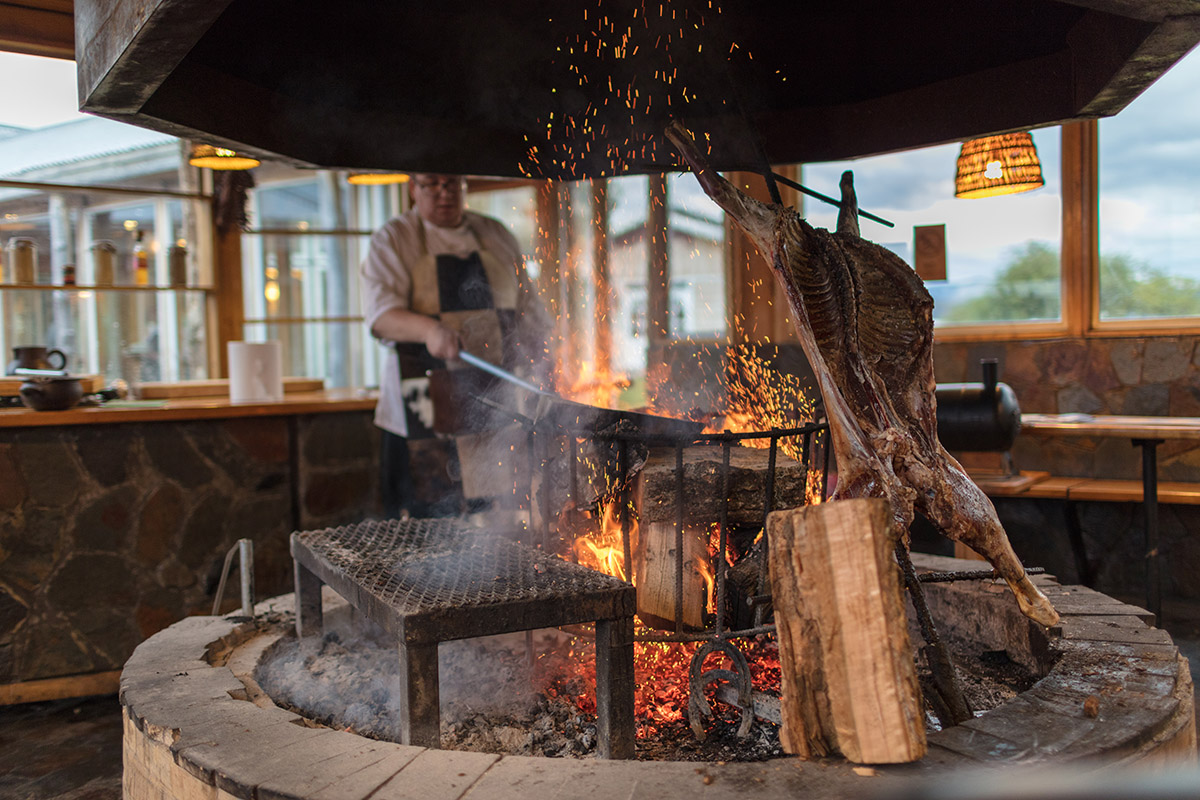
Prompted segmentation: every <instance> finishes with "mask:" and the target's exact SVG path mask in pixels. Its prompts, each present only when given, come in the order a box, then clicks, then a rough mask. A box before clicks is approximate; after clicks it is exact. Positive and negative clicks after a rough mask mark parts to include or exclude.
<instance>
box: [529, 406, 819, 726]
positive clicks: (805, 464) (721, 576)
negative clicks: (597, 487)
mask: <svg viewBox="0 0 1200 800" xmlns="http://www.w3.org/2000/svg"><path fill="white" fill-rule="evenodd" d="M562 430H563V429H562V428H561V427H559V428H558V430H557V432H559V433H561V432H562ZM534 432H535V431H531V436H532V435H533V434H534ZM540 432H541V433H543V434H545V433H547V431H546V430H545V429H543V430H542V431H540ZM575 436H580V438H589V437H590V438H592V439H594V440H599V441H603V440H608V441H611V442H615V443H616V444H617V447H618V457H617V465H618V466H617V472H618V474H617V479H616V483H615V484H614V485H616V486H619V487H625V488H624V491H623V493H622V496H621V498H620V509H621V515H620V522H621V542H622V549H623V551H624V552H623V556H624V558H625V563H626V564H629V565H631V564H632V563H633V561H632V543H631V538H632V525H631V521H630V519H629V514H628V509H629V502H628V492H630V491H631V489H632V486H631V482H630V481H629V475H628V472H629V461H630V455H629V447H630V445H633V444H642V445H646V446H647V447H649V446H651V445H658V446H670V447H673V448H674V451H675V474H674V480H675V543H674V553H675V564H674V578H675V592H674V598H675V608H674V624H675V630H674V632H672V633H653V632H651V633H638V634H636V635H635V637H634V638H635V640H636V641H639V642H664V643H665V642H700V643H703V644H702V646H701V647H700V648H699V649H698V650H697V652H696V654H695V655H694V656H693V659H692V664H691V667H690V669H689V698H688V718H689V723H690V725H691V728H692V732H693V733H694V734H695V735H696V737H697V738H699V739H704V738H705V731H704V725H703V717H707V716H711V707H710V706H709V703H708V699H707V698H706V697H705V694H704V689H705V686H706V685H707V684H709V683H711V682H713V681H714V680H720V681H724V682H727V683H730V684H732V685H734V686H737V687H740V688H739V689H738V690H737V691H736V693H735V695H736V698H737V703H736V704H737V706H738V708H739V711H740V713H741V716H742V723H741V725H740V726H739V735H743V736H744V735H746V734H747V733H748V732H749V728H750V723H751V722H752V721H753V718H754V716H755V710H754V700H753V693H752V692H750V691H749V690H748V689H747V687H749V686H750V685H751V675H750V670H749V666H748V664H747V662H746V659H745V658H744V656H742V657H740V658H738V657H732V656H733V653H736V654H737V655H738V656H741V651H740V650H738V649H737V645H736V644H735V643H734V642H733V640H734V639H738V638H747V637H751V636H758V635H763V634H768V635H769V634H774V632H775V625H774V624H771V623H764V616H765V612H766V603H767V601H769V598H770V595H769V592H768V589H769V587H768V586H767V575H768V569H767V553H768V547H767V541H766V535H767V526H766V519H767V516H768V515H769V514H770V513H771V512H772V511H774V510H776V509H775V478H776V472H777V467H778V454H779V445H780V441H781V440H783V439H785V438H798V439H799V440H800V461H799V465H800V469H801V471H802V473H803V474H804V476H805V493H804V496H805V498H806V502H808V498H809V497H810V493H809V491H808V489H809V484H810V482H811V481H812V478H813V475H812V473H813V468H814V465H816V464H818V463H819V467H817V469H818V474H817V477H816V480H817V486H816V489H817V492H818V494H819V498H820V502H824V501H825V500H826V499H827V497H828V491H829V460H830V454H831V448H830V447H829V425H828V423H824V422H820V423H809V424H806V425H802V426H797V427H792V428H773V429H771V430H766V431H746V432H739V433H733V432H730V431H726V432H723V433H709V434H701V435H687V434H683V433H680V434H676V435H669V434H648V433H646V432H644V431H639V430H629V429H621V428H619V427H618V428H614V429H610V430H606V431H601V432H594V431H593V432H586V433H579V432H576V433H575V434H574V435H572V437H571V439H570V445H571V459H570V464H571V485H572V487H575V486H577V485H578V476H577V474H576V470H577V463H578V462H577V459H576V457H575V455H576V447H577V443H576V440H575V438H574V437H575ZM752 439H767V440H769V441H768V444H767V452H768V455H767V469H766V475H765V481H764V487H763V501H762V523H763V525H762V536H763V541H762V546H761V547H760V548H759V552H758V558H759V563H758V586H757V591H756V593H755V595H754V596H753V597H751V598H748V602H751V604H752V606H753V608H754V618H753V619H754V624H753V626H752V627H750V628H741V629H734V630H730V629H726V628H725V625H724V620H725V617H726V612H727V610H728V589H727V585H728V574H727V572H728V570H729V568H730V565H729V560H728V552H729V536H728V534H729V531H730V526H729V505H730V496H729V495H730V490H731V489H730V448H731V447H733V445H734V444H739V443H741V442H743V441H748V440H752ZM713 444H719V445H720V447H721V469H720V480H721V494H720V497H721V500H720V507H721V510H720V515H719V516H720V519H719V527H718V537H719V542H718V547H717V553H716V554H715V556H714V557H713V558H712V561H714V562H715V563H711V562H710V564H709V566H710V568H711V569H712V570H713V572H714V574H715V575H714V576H715V582H716V595H717V597H716V603H715V611H714V614H713V617H712V618H713V622H712V624H711V626H710V627H706V628H705V629H704V630H701V631H687V630H685V629H684V621H683V617H684V612H683V575H684V552H685V549H684V540H683V537H684V530H685V524H684V458H683V457H684V450H685V449H687V448H688V447H699V446H707V445H713ZM531 452H533V448H532V442H531ZM543 463H546V464H548V463H549V460H548V459H547V460H546V461H544V462H543ZM572 491H573V492H574V489H573V490H572ZM543 497H545V494H543ZM541 517H542V520H543V528H542V531H541V535H542V541H543V545H548V543H549V541H550V532H549V514H548V509H547V508H545V507H544V506H543V509H542V515H541ZM744 557H750V556H748V555H747V556H744ZM714 649H719V650H721V651H723V652H726V654H727V655H730V656H731V658H730V661H731V665H732V669H731V670H708V671H705V670H703V668H702V667H703V662H704V659H705V658H706V657H707V655H708V654H709V653H710V652H713V650H714ZM731 651H732V652H731Z"/></svg>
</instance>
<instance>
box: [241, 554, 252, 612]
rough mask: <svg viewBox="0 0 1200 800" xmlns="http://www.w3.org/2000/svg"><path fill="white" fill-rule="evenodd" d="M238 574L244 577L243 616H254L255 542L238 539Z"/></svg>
mask: <svg viewBox="0 0 1200 800" xmlns="http://www.w3.org/2000/svg"><path fill="white" fill-rule="evenodd" d="M238 572H240V573H241V577H242V616H244V617H253V616H254V542H253V541H252V540H250V539H238Z"/></svg>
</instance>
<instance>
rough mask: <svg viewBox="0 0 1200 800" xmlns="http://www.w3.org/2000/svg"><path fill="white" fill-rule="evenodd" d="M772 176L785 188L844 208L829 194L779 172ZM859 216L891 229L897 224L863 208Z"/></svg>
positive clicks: (839, 201) (859, 211) (840, 202)
mask: <svg viewBox="0 0 1200 800" xmlns="http://www.w3.org/2000/svg"><path fill="white" fill-rule="evenodd" d="M772 174H773V175H774V176H775V180H777V181H779V182H780V183H782V184H783V185H785V186H790V187H792V188H793V189H795V190H796V191H798V192H803V193H804V194H806V195H808V196H809V197H814V198H816V199H817V200H820V201H821V202H822V203H828V204H829V205H831V206H837V207H838V208H841V207H842V201H841V200H834V199H833V198H832V197H830V196H829V195H827V194H821V193H820V192H816V191H813V190H812V189H810V188H808V187H807V186H801V185H800V184H798V183H796V182H795V181H794V180H791V179H790V178H786V177H784V176H783V175H780V174H779V173H778V172H774V173H772ZM858 215H859V216H860V217H866V218H867V219H869V220H873V221H875V222H878V223H879V224H880V225H886V226H888V227H889V228H894V227H896V223H894V222H888V221H887V220H886V219H884V218H883V217H877V216H875V215H874V214H872V213H871V212H869V211H863V210H862V209H861V208H860V209H859V210H858Z"/></svg>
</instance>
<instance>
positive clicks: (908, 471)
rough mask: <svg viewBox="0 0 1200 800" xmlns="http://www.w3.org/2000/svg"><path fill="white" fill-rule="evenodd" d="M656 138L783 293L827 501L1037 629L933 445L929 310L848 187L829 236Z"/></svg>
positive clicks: (954, 474) (1029, 586)
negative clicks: (873, 234) (927, 548)
mask: <svg viewBox="0 0 1200 800" xmlns="http://www.w3.org/2000/svg"><path fill="white" fill-rule="evenodd" d="M667 137H668V138H669V139H670V140H671V141H672V142H673V143H674V144H675V146H676V147H677V148H678V149H679V151H680V152H681V153H682V154H683V157H684V158H685V159H686V160H687V161H688V163H689V164H690V165H691V167H692V170H693V171H694V172H695V173H696V177H697V178H698V179H699V181H700V185H701V186H702V187H703V188H704V191H705V192H706V193H707V194H708V195H709V196H710V197H711V198H712V199H713V200H714V201H715V202H716V203H717V205H719V206H721V207H722V208H723V209H724V210H725V211H726V213H728V214H729V215H730V216H731V217H733V218H734V219H735V220H736V221H737V223H738V224H739V225H740V226H741V227H742V228H743V229H744V230H745V231H746V233H747V234H748V235H749V236H750V238H751V239H753V240H754V242H755V245H756V246H757V247H758V249H759V250H760V251H762V253H763V255H764V256H765V257H766V260H767V262H768V263H770V264H771V266H772V270H773V271H774V273H775V275H776V278H777V279H778V280H779V281H780V283H781V284H782V286H783V287H784V289H785V290H786V292H787V296H788V302H789V305H790V307H791V310H792V313H793V314H794V315H795V319H796V323H797V324H796V328H797V332H798V333H799V336H800V344H801V346H802V348H803V349H804V353H805V355H806V356H807V357H808V360H809V363H810V364H811V365H812V368H813V371H814V373H815V375H816V378H817V383H818V385H819V386H820V388H821V395H822V397H823V399H824V401H825V410H826V413H827V415H828V417H829V426H830V436H831V440H832V442H833V448H834V454H835V456H836V460H837V465H838V485H837V489H836V491H835V492H834V496H833V499H835V500H837V499H845V498H854V497H880V498H884V499H886V500H887V501H888V504H889V506H890V508H891V513H892V523H891V530H892V535H893V537H895V539H896V540H898V541H902V542H907V541H908V527H909V525H910V524H911V523H912V521H913V518H914V514H915V512H917V511H919V512H921V513H922V514H923V515H924V516H925V517H926V518H927V519H929V521H930V522H932V523H933V525H934V526H935V527H936V528H937V529H938V530H939V531H940V532H941V533H942V534H943V535H945V536H947V537H948V538H950V539H953V540H955V541H959V542H962V543H963V544H965V545H967V546H968V547H970V548H971V549H972V550H975V551H976V552H978V553H980V554H981V555H983V556H984V557H985V558H986V559H987V560H988V561H989V562H991V564H992V566H993V567H995V568H996V571H997V572H998V573H999V574H1000V575H1001V576H1002V577H1003V578H1004V579H1005V581H1006V582H1007V583H1008V585H1009V586H1010V587H1011V589H1012V591H1013V593H1014V594H1015V595H1016V598H1017V603H1018V605H1019V606H1020V608H1021V611H1022V613H1024V614H1025V615H1026V616H1027V617H1029V618H1030V619H1032V620H1034V621H1035V622H1037V623H1039V624H1041V625H1046V626H1049V625H1053V624H1054V623H1056V622H1057V621H1058V614H1057V613H1056V612H1055V610H1054V607H1053V606H1052V605H1051V604H1050V601H1049V600H1047V599H1046V597H1045V595H1043V594H1042V593H1041V592H1040V591H1038V589H1037V587H1035V586H1034V585H1033V583H1032V582H1031V581H1030V580H1029V578H1028V577H1027V576H1026V574H1025V569H1024V567H1022V566H1021V562H1020V560H1018V558H1017V556H1016V554H1015V553H1014V552H1013V549H1012V546H1011V545H1010V544H1009V541H1008V536H1007V535H1006V534H1005V532H1004V528H1003V527H1001V525H1000V521H999V519H998V518H997V517H996V510H995V508H994V507H993V506H992V503H991V501H990V500H988V498H987V496H986V495H985V494H984V493H983V491H982V490H980V489H979V487H978V486H976V485H975V484H974V483H973V482H972V481H971V479H970V478H969V477H968V476H967V474H966V472H965V471H964V470H963V468H962V467H961V466H960V465H959V463H958V462H957V461H956V460H954V458H953V457H952V456H951V455H950V454H949V453H947V452H946V450H945V449H944V448H943V447H942V445H941V443H940V442H939V441H938V438H937V412H936V401H935V399H934V388H935V382H934V374H933V299H932V298H931V297H930V296H929V292H928V291H927V290H926V289H925V286H924V284H923V283H922V282H921V279H920V278H918V277H917V275H916V273H915V272H913V270H912V268H911V267H909V266H908V264H905V263H904V261H902V260H901V259H900V258H899V256H897V255H895V254H894V253H892V252H891V251H889V250H887V249H886V248H883V247H880V246H879V245H876V244H874V243H872V242H868V241H866V240H864V239H862V238H861V237H860V236H859V235H858V218H857V213H856V208H857V204H856V202H855V199H854V188H853V177H852V175H851V173H850V172H846V173H845V174H844V175H843V177H842V195H843V197H842V208H841V212H840V213H839V215H838V230H837V232H836V233H830V232H829V231H826V230H822V229H818V228H813V227H812V226H810V225H809V224H808V223H806V222H805V221H804V220H803V219H802V218H801V217H800V216H799V215H798V214H797V213H796V212H795V211H794V210H793V209H788V208H783V207H782V206H780V205H778V204H768V203H763V202H760V201H758V200H755V199H754V198H752V197H750V196H748V195H746V194H745V193H744V192H741V191H739V190H738V189H737V188H736V187H734V186H733V185H732V184H730V183H729V182H728V181H727V180H725V179H724V178H722V177H721V176H720V175H718V174H717V173H716V172H714V171H713V170H712V169H710V168H709V167H708V166H707V163H706V159H705V157H704V155H703V154H702V153H701V152H700V149H699V147H698V146H697V145H696V142H695V141H694V140H693V138H692V136H691V135H690V134H689V133H688V132H687V131H686V130H685V129H684V128H683V126H682V125H680V124H679V123H678V122H673V123H671V125H670V126H669V127H668V128H667Z"/></svg>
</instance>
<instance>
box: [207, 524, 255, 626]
mask: <svg viewBox="0 0 1200 800" xmlns="http://www.w3.org/2000/svg"><path fill="white" fill-rule="evenodd" d="M235 553H237V554H238V556H239V561H238V573H239V576H240V578H241V584H242V585H241V589H242V615H243V616H246V617H253V616H254V542H253V541H251V540H250V539H238V540H237V542H236V543H235V544H234V545H233V547H231V548H229V552H227V553H226V554H225V562H224V564H222V566H221V579H220V580H219V581H218V582H217V592H216V595H214V596H213V606H212V615H213V616H214V617H215V616H218V615H219V614H220V613H221V603H222V601H223V600H224V599H225V583H226V582H227V581H228V579H229V569H230V567H231V566H232V565H233V556H234V554H235Z"/></svg>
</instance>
